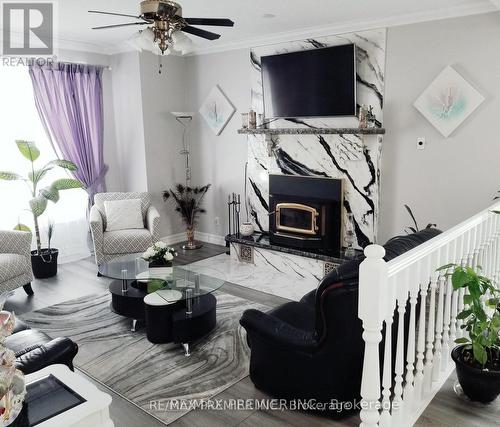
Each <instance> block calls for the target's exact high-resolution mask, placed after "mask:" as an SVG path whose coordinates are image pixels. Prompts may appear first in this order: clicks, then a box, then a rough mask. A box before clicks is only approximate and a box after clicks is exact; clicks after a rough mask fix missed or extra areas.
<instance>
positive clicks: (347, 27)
mask: <svg viewBox="0 0 500 427" xmlns="http://www.w3.org/2000/svg"><path fill="white" fill-rule="evenodd" d="M492 2H494V3H498V5H499V6H498V7H500V0H483V1H481V2H479V3H475V4H473V5H464V6H457V7H453V8H445V9H438V10H433V11H425V12H421V13H412V14H405V15H398V16H392V17H385V18H382V19H374V20H365V21H351V22H346V23H344V24H339V25H328V26H322V27H310V28H301V29H298V30H294V31H285V32H280V33H274V34H267V35H263V36H261V37H253V38H245V39H242V40H238V41H234V42H229V43H223V44H218V45H216V46H213V47H201V48H199V49H196V50H194V51H193V52H192V53H190V54H188V55H187V56H196V55H207V54H211V53H219V52H225V51H229V50H236V49H245V48H246V49H248V48H252V47H258V46H265V45H270V44H276V43H282V42H287V41H292V40H302V39H305V38H311V37H322V36H328V35H335V34H345V33H351V32H356V31H365V30H373V29H376V28H388V27H398V26H401V25H409V24H418V23H421V22H428V21H438V20H443V19H450V18H459V17H463V16H470V15H480V14H484V13H491V12H497V11H498V8H497V7H495V6H494V4H493V3H492Z"/></svg>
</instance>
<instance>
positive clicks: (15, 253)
mask: <svg viewBox="0 0 500 427" xmlns="http://www.w3.org/2000/svg"><path fill="white" fill-rule="evenodd" d="M32 280H33V273H32V271H31V233H28V232H26V231H6V230H0V294H3V293H4V292H10V291H13V290H14V289H17V288H19V287H21V286H23V287H24V290H25V291H26V293H27V294H28V295H33V290H32V289H31V281H32Z"/></svg>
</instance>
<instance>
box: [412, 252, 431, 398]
mask: <svg viewBox="0 0 500 427" xmlns="http://www.w3.org/2000/svg"><path fill="white" fill-rule="evenodd" d="M430 261H431V260H430V257H427V258H425V259H423V260H422V261H421V262H420V264H421V268H420V316H419V319H418V342H417V364H416V372H415V390H414V406H416V405H418V404H419V403H420V400H421V399H422V389H423V384H424V356H425V354H424V353H425V327H426V322H425V320H426V319H425V317H426V313H425V312H426V309H427V290H428V288H429V280H430V279H429V278H430V277H431V274H430Z"/></svg>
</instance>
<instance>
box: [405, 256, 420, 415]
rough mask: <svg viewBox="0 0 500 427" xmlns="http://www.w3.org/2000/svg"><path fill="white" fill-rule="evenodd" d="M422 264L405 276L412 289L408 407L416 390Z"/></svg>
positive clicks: (410, 269) (410, 406) (407, 386)
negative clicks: (417, 324) (416, 333)
mask: <svg viewBox="0 0 500 427" xmlns="http://www.w3.org/2000/svg"><path fill="white" fill-rule="evenodd" d="M419 267H420V265H419V264H417V265H413V266H412V267H411V268H408V269H407V270H406V271H405V272H406V273H407V274H408V275H407V277H405V279H406V280H408V284H409V286H408V287H409V291H410V325H409V328H408V345H407V348H406V378H405V387H404V401H405V406H406V407H408V408H412V407H413V391H414V384H413V379H414V369H415V329H416V325H415V319H416V311H417V301H418V291H419V288H420V280H419V279H420V271H419Z"/></svg>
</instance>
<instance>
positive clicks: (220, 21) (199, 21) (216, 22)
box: [184, 18, 234, 27]
mask: <svg viewBox="0 0 500 427" xmlns="http://www.w3.org/2000/svg"><path fill="white" fill-rule="evenodd" d="M184 21H186V22H187V23H188V24H189V25H212V26H214V27H232V26H234V22H233V21H231V20H230V19H227V18H184Z"/></svg>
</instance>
